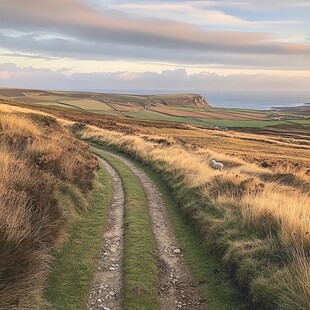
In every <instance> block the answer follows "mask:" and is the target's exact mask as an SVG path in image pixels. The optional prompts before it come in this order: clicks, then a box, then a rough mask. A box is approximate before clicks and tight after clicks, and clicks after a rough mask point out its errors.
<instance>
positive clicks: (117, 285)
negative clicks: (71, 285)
mask: <svg viewBox="0 0 310 310" xmlns="http://www.w3.org/2000/svg"><path fill="white" fill-rule="evenodd" d="M100 162H101V163H102V164H103V166H104V167H105V168H106V169H107V171H108V172H109V173H110V175H111V177H112V180H113V201H112V205H111V206H110V207H109V210H108V216H107V224H106V229H105V233H104V235H103V245H102V248H101V250H100V256H99V258H98V261H97V265H96V272H95V275H94V280H93V283H92V288H91V292H90V296H89V300H88V307H87V309H88V310H99V309H100V310H104V309H111V310H120V309H121V303H122V281H123V273H122V261H123V248H124V245H123V244H124V241H123V236H124V204H125V195H124V190H123V187H122V182H121V180H120V178H119V176H118V174H117V172H116V171H115V170H114V169H113V168H112V167H111V165H110V164H109V163H108V162H107V161H105V160H104V159H101V158H100Z"/></svg>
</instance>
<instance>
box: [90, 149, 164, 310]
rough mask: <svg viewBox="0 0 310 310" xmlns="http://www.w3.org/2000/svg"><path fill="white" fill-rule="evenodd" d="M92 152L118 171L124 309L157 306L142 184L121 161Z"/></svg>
mask: <svg viewBox="0 0 310 310" xmlns="http://www.w3.org/2000/svg"><path fill="white" fill-rule="evenodd" d="M93 151H94V153H95V154H97V155H98V156H100V157H102V158H104V159H105V160H107V161H108V162H109V163H110V165H111V166H112V167H113V168H114V169H115V170H116V171H117V173H118V174H119V176H120V178H121V180H122V183H123V187H124V191H125V239H124V248H125V250H124V262H123V264H124V265H123V271H124V283H123V309H124V310H133V309H134V310H155V309H159V308H160V306H159V298H158V287H159V279H158V272H159V271H158V267H157V248H156V242H155V239H154V236H153V232H152V228H151V219H150V216H149V212H148V201H147V197H146V194H145V192H144V189H143V186H142V184H141V183H140V181H139V179H138V178H137V177H136V176H135V175H134V174H133V173H132V172H131V170H130V169H129V168H128V167H127V166H126V165H125V164H124V163H123V162H122V161H120V160H119V159H117V158H114V157H112V156H110V155H108V154H106V153H104V152H101V151H99V150H95V149H93Z"/></svg>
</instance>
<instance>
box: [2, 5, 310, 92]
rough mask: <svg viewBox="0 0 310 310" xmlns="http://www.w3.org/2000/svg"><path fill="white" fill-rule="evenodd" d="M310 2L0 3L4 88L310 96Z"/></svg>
mask: <svg viewBox="0 0 310 310" xmlns="http://www.w3.org/2000/svg"><path fill="white" fill-rule="evenodd" d="M309 16H310V0H273V1H270V0H268V1H267V0H259V1H257V0H218V1H212V0H211V1H152V0H151V1H130V0H127V1H126V0H116V1H109V0H107V1H100V0H53V1H48V0H0V87H22V88H37V89H76V90H79V89H80V90H91V89H94V90H95V89H96V90H101V89H102V90H104V89H124V90H125V89H128V90H130V89H132V90H143V89H147V90H179V91H180V92H181V91H184V92H185V91H188V90H197V91H198V90H199V91H203V90H236V91H239V90H240V91H241V90H253V91H262V92H263V91H272V90H275V91H283V90H285V91H304V92H307V91H309V85H310V19H309Z"/></svg>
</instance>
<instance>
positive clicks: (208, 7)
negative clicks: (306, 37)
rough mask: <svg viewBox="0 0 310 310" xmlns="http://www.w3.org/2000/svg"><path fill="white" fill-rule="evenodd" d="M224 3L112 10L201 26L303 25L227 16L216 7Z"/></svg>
mask: <svg viewBox="0 0 310 310" xmlns="http://www.w3.org/2000/svg"><path fill="white" fill-rule="evenodd" d="M222 5H223V2H211V1H192V2H182V1H180V2H147V3H141V2H140V3H132V2H129V3H123V4H116V5H112V6H111V7H112V8H115V9H119V10H123V11H125V12H130V13H132V14H138V15H139V16H150V17H156V18H169V19H173V20H176V21H180V22H184V21H186V22H187V23H190V24H196V25H200V26H206V25H219V26H221V27H224V26H237V27H240V26H242V27H251V28H259V27H261V28H264V27H275V26H283V25H293V24H301V21H298V20H263V21H248V20H244V19H241V18H239V17H235V16H233V15H230V14H227V13H225V12H223V11H221V10H216V9H215V7H221V6H222Z"/></svg>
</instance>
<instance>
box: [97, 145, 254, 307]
mask: <svg viewBox="0 0 310 310" xmlns="http://www.w3.org/2000/svg"><path fill="white" fill-rule="evenodd" d="M93 145H95V146H96V147H98V148H101V149H104V150H108V151H112V152H114V153H116V154H119V155H122V156H124V157H126V158H128V159H130V160H131V161H132V162H133V163H134V164H135V165H136V166H138V167H139V168H141V169H143V170H144V171H145V172H146V173H147V175H148V176H149V177H150V178H151V180H152V181H153V182H154V184H155V185H156V186H157V188H158V189H159V191H160V192H161V193H162V198H163V200H164V205H165V206H166V210H167V212H168V215H169V219H170V221H171V224H172V228H173V231H174V233H175V235H176V237H177V240H178V242H179V244H180V246H181V247H182V250H183V252H184V255H185V258H186V260H187V263H188V265H189V268H190V270H191V272H192V274H193V276H194V279H195V281H197V282H198V283H199V291H200V295H201V297H202V298H204V299H205V300H206V304H207V305H208V309H209V310H231V309H234V310H243V309H248V308H249V307H250V306H248V305H246V303H245V299H246V297H245V296H243V294H242V293H241V292H240V290H239V289H238V288H237V286H236V285H235V284H234V283H233V282H232V281H231V279H230V277H229V276H228V271H227V270H224V269H223V265H222V264H221V263H219V262H218V257H217V256H215V254H214V253H212V252H211V251H210V249H208V248H206V246H205V245H203V244H202V242H201V241H200V237H199V236H198V233H197V232H195V231H194V230H193V229H192V227H191V226H190V225H189V224H188V223H187V222H186V220H185V218H184V217H183V216H182V214H181V212H180V206H179V204H178V201H177V199H176V198H175V196H174V195H173V191H171V188H169V185H168V184H167V182H166V181H165V180H164V179H163V178H162V176H160V175H159V173H157V172H155V171H154V170H152V168H151V167H150V166H148V165H144V164H141V163H140V162H137V161H134V160H132V158H130V157H129V156H128V155H127V154H124V153H121V152H120V151H119V150H116V149H114V148H112V147H108V146H104V145H98V144H93Z"/></svg>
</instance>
